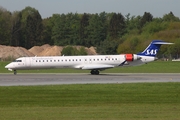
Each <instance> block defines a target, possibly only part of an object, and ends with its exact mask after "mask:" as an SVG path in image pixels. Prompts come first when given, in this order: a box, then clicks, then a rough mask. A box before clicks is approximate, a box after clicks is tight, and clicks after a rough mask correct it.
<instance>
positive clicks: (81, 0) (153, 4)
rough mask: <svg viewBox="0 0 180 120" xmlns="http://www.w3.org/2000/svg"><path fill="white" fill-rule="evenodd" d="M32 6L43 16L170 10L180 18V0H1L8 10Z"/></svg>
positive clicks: (136, 13) (159, 14)
mask: <svg viewBox="0 0 180 120" xmlns="http://www.w3.org/2000/svg"><path fill="white" fill-rule="evenodd" d="M27 6H30V7H33V8H35V9H36V10H38V11H39V13H40V14H41V17H42V18H47V17H51V16H52V15H53V14H62V13H64V14H67V13H70V12H72V13H91V14H92V13H101V12H104V11H105V12H106V13H111V12H116V13H121V14H122V15H127V14H128V13H130V15H131V16H133V15H135V16H138V15H140V16H142V15H143V14H144V12H150V13H151V14H152V15H153V17H163V15H165V14H168V13H169V12H170V11H172V12H173V14H174V15H175V16H177V17H179V18H180V0H0V7H3V8H5V9H6V10H8V11H11V12H14V11H21V10H23V9H24V8H25V7H27Z"/></svg>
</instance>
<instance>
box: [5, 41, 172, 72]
mask: <svg viewBox="0 0 180 120" xmlns="http://www.w3.org/2000/svg"><path fill="white" fill-rule="evenodd" d="M164 44H173V43H168V42H164V41H162V40H153V41H152V42H151V43H150V44H149V46H148V47H147V48H146V49H145V50H144V51H143V52H140V53H137V54H120V55H87V56H46V57H36V56H35V57H20V58H17V59H16V60H15V61H13V62H11V63H9V64H8V65H6V66H5V68H7V69H8V70H10V71H14V75H16V74H17V70H29V69H52V68H75V69H83V70H90V71H91V72H90V73H91V74H92V75H99V71H102V70H105V69H110V68H114V67H119V66H136V65H142V64H146V63H148V62H152V61H154V60H156V54H157V53H158V51H159V49H160V47H161V45H164Z"/></svg>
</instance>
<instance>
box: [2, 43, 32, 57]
mask: <svg viewBox="0 0 180 120" xmlns="http://www.w3.org/2000/svg"><path fill="white" fill-rule="evenodd" d="M30 56H34V54H32V53H31V52H29V51H28V50H26V49H25V48H23V47H11V46H5V45H0V60H13V59H16V58H18V57H30Z"/></svg>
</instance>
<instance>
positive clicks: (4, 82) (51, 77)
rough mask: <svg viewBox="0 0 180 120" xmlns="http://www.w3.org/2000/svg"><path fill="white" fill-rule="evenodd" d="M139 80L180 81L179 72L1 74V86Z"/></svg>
mask: <svg viewBox="0 0 180 120" xmlns="http://www.w3.org/2000/svg"><path fill="white" fill-rule="evenodd" d="M139 82H180V74H179V73H164V74H163V73H161V74H159V73H157V74H155V73H150V74H149V73H120V74H118V73H114V74H112V73H107V74H100V75H90V74H87V73H83V74H79V73H76V74H62V73H60V74H20V73H19V74H17V75H13V74H0V86H29V85H57V84H106V83H116V84H117V83H139Z"/></svg>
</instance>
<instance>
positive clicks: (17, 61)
mask: <svg viewBox="0 0 180 120" xmlns="http://www.w3.org/2000/svg"><path fill="white" fill-rule="evenodd" d="M13 62H22V60H14V61H13Z"/></svg>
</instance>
